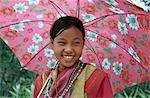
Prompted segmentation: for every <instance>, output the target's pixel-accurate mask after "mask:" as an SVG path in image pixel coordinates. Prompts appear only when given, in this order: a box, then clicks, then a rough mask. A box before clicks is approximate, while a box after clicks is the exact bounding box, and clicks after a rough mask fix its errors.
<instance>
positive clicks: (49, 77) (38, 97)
mask: <svg viewBox="0 0 150 98" xmlns="http://www.w3.org/2000/svg"><path fill="white" fill-rule="evenodd" d="M49 79H51V74H50V75H49V76H48V78H47V79H46V81H45V83H44V85H43V86H42V88H41V90H40V92H39V94H38V96H37V98H40V95H41V94H42V92H43V90H44V88H45V87H46V85H47V83H48V81H49Z"/></svg>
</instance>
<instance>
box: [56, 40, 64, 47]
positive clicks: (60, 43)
mask: <svg viewBox="0 0 150 98" xmlns="http://www.w3.org/2000/svg"><path fill="white" fill-rule="evenodd" d="M57 43H58V44H59V45H61V46H63V45H65V42H62V41H59V42H57Z"/></svg>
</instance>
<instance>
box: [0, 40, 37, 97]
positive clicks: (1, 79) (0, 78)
mask: <svg viewBox="0 0 150 98" xmlns="http://www.w3.org/2000/svg"><path fill="white" fill-rule="evenodd" d="M35 78H36V74H35V73H33V72H30V71H28V70H25V69H23V68H21V65H20V63H19V61H18V59H17V58H16V57H15V56H14V54H13V53H12V51H11V50H10V49H9V48H8V46H7V45H6V44H5V43H4V42H3V41H2V40H1V39H0V96H3V97H0V98H7V97H11V98H12V97H13V98H31V88H32V87H33V82H34V80H35ZM16 95H17V96H19V97H15V96H16ZM20 96H21V97H20ZM24 96H25V97H24ZM27 96H29V97H27Z"/></svg>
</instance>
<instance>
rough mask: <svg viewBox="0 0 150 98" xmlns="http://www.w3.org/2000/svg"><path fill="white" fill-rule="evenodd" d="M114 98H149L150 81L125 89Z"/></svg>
mask: <svg viewBox="0 0 150 98" xmlns="http://www.w3.org/2000/svg"><path fill="white" fill-rule="evenodd" d="M115 98H150V81H147V82H145V83H141V84H138V85H135V86H133V87H129V88H126V89H125V90H123V91H121V92H119V93H118V94H116V95H115Z"/></svg>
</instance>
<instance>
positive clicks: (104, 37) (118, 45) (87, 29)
mask: <svg viewBox="0 0 150 98" xmlns="http://www.w3.org/2000/svg"><path fill="white" fill-rule="evenodd" d="M86 30H88V31H91V32H94V31H92V30H90V29H86ZM94 33H96V32H94ZM96 34H98V33H96ZM100 36H101V37H103V38H106V39H108V41H111V42H113V43H115V44H116V45H117V46H118V47H120V48H121V49H123V50H124V51H125V52H126V53H128V54H129V55H130V56H131V57H132V58H133V56H132V55H131V54H130V53H129V52H128V51H127V50H126V49H124V48H123V47H122V46H120V45H119V44H118V43H117V42H115V41H113V40H112V39H110V38H108V37H105V36H102V35H100ZM88 43H89V41H88ZM89 44H90V43H89ZM93 50H94V49H93ZM95 54H96V53H95ZM133 59H134V58H133ZM135 61H136V60H135ZM136 62H137V63H138V64H139V65H142V64H141V63H139V62H138V61H136ZM142 67H143V66H142ZM143 68H144V67H143ZM144 69H145V70H146V68H144Z"/></svg>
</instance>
